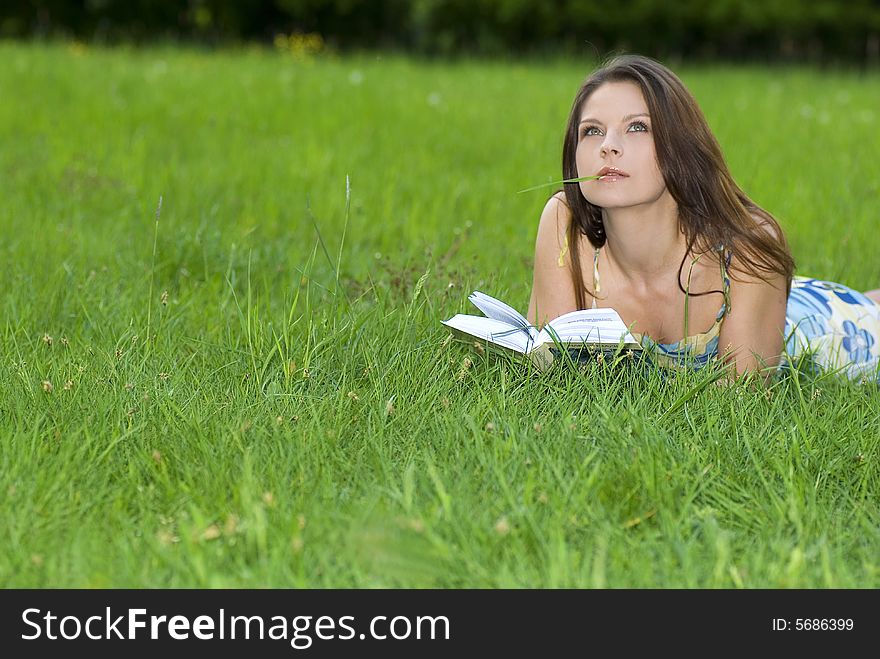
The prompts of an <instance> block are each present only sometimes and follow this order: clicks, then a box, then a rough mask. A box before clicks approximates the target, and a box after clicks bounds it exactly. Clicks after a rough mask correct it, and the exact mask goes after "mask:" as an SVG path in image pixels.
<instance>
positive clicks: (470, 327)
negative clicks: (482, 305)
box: [440, 313, 532, 353]
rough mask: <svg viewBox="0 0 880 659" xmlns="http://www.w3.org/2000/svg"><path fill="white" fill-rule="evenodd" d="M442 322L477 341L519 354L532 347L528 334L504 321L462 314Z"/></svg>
mask: <svg viewBox="0 0 880 659" xmlns="http://www.w3.org/2000/svg"><path fill="white" fill-rule="evenodd" d="M440 322H441V323H442V324H443V325H446V326H447V327H449V328H451V329H453V330H458V331H459V332H462V333H464V334H467V335H469V336H473V337H474V338H476V339H481V340H484V341H489V342H491V343H496V344H498V345H499V346H502V347H504V348H510V349H512V350H516V351H517V352H522V353H527V352H528V351H529V350H530V349H531V347H532V339H531V337H530V336H529V335H528V334H526V333H525V332H523V331H522V330H521V329H520V328H518V327H512V326H511V325H510V324H509V323H506V322H504V321H503V320H496V319H494V318H484V317H483V316H470V315H468V314H463V313H460V314H456V315H455V316H453V317H452V318H450V319H449V320H441V321H440Z"/></svg>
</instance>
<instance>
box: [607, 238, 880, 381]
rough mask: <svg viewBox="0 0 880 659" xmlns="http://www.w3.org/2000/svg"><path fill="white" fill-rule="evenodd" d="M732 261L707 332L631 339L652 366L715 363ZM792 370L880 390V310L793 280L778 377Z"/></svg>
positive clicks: (842, 292)
mask: <svg viewBox="0 0 880 659" xmlns="http://www.w3.org/2000/svg"><path fill="white" fill-rule="evenodd" d="M730 258H731V254H730V253H728V254H727V258H726V259H724V260H722V261H721V274H722V277H723V278H724V291H723V292H724V304H722V305H721V309H719V311H718V313H717V314H716V316H715V323H714V324H713V325H712V327H710V328H709V330H707V331H706V332H702V333H700V334H694V335H693V336H688V337H686V338H684V339H682V340H681V341H677V342H675V343H658V342H656V341H653V340H652V339H651V337H649V336H647V335H639V334H637V333H635V332H634V333H633V334H634V336H635V337H636V339H637V340H639V341H640V342H641V344H642V346H643V347H644V348H645V350H646V352H647V353H648V355H649V356H650V358H651V361H652V362H654V363H656V364H659V365H660V366H666V367H689V368H701V367H703V366H705V365H706V364H708V363H709V362H710V361H713V360H715V359H717V357H718V337H719V334H720V331H721V322H722V321H723V320H724V317H725V316H726V314H727V311H728V309H729V308H730V298H729V290H730V277H729V276H728V274H727V266H729V265H730ZM598 262H599V250H598V249H597V250H596V252H595V256H594V260H593V285H594V290H595V291H596V292H597V293H598V292H599V268H598ZM593 306H594V307H595V306H596V300H595V298H594V299H593ZM791 368H797V369H799V370H806V371H807V372H810V373H820V372H823V371H825V372H827V371H836V372H838V373H841V374H843V375H845V376H847V377H849V378H851V379H854V380H859V381H863V382H864V381H874V382H877V383H878V384H880V304H877V303H876V302H874V301H873V300H871V299H870V298H868V297H866V296H865V295H864V294H862V293H859V292H858V291H855V290H853V289H851V288H849V287H847V286H843V285H842V284H836V283H834V282H829V281H821V280H819V279H813V278H811V277H803V276H795V277H794V278H793V279H792V283H791V292H790V294H789V296H788V305H787V307H786V311H785V352H784V354H783V355H782V358H781V359H780V364H779V369H778V371H777V375H781V374H783V373H784V372H785V371H787V370H789V369H791Z"/></svg>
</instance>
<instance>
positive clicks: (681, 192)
mask: <svg viewBox="0 0 880 659" xmlns="http://www.w3.org/2000/svg"><path fill="white" fill-rule="evenodd" d="M606 82H633V83H635V84H636V85H638V86H639V88H640V89H641V91H642V95H643V96H644V98H645V103H646V104H647V106H648V113H649V114H650V116H651V125H652V129H653V131H654V148H655V151H656V153H657V162H658V165H659V167H660V172H661V174H662V175H663V180H664V182H665V183H666V187H667V189H668V190H669V192H670V194H671V195H672V198H673V199H674V200H675V202H676V204H678V222H679V228H680V230H681V232H682V233H683V234H684V236H685V240H686V241H687V250H686V252H685V257H687V255H688V254H690V253H691V250H692V249H693V248H696V249H697V250H698V251H708V250H713V249H717V248H718V246H719V245H724V248H725V250H729V251H730V252H733V253H734V254H736V257H737V259H736V268H738V269H739V270H740V271H741V272H745V273H748V274H749V275H752V276H754V277H758V278H760V279H763V280H765V281H766V280H767V279H768V273H772V274H779V275H782V276H783V277H784V278H785V280H786V295H787V294H788V292H790V290H791V277H792V274H793V273H794V267H795V264H794V259H793V258H792V256H791V252H790V251H789V248H788V243H787V241H786V239H785V235H784V234H783V233H782V229H781V228H780V226H779V223H778V222H777V221H776V219H775V218H774V217H773V216H772V215H771V214H770V213H768V212H767V211H765V210H764V209H763V208H761V207H759V206H758V205H757V204H756V203H754V202H753V201H752V200H751V199H749V198H748V197H747V196H746V194H745V193H744V192H743V191H742V190H741V189H740V188H739V186H738V185H737V184H736V182H735V181H734V180H733V177H732V176H731V174H730V170H729V169H728V168H727V164H726V163H725V161H724V156H723V154H722V153H721V147H720V146H719V144H718V141H717V140H716V139H715V136H714V135H713V134H712V131H711V130H710V129H709V125H708V124H707V123H706V118H705V117H704V116H703V113H702V112H701V111H700V108H699V106H698V105H697V101H696V100H695V99H694V97H693V95H692V94H691V93H690V92H689V91H688V90H687V88H686V87H685V86H684V83H682V81H681V80H679V78H678V77H677V76H676V75H675V74H674V73H672V71H670V70H669V69H667V68H666V67H665V66H663V65H662V64H660V63H659V62H656V61H654V60H652V59H650V58H647V57H643V56H640V55H621V56H618V57H615V58H614V59H612V60H610V61H609V62H608V63H606V64H605V65H604V66H602V67H601V68H599V69H597V70H596V71H594V72H593V73H592V74H591V75H590V76H589V77H588V78H587V79H586V81H584V83H583V85H581V88H580V89H579V90H578V92H577V95H576V96H575V98H574V103H573V104H572V108H571V114H570V115H569V118H568V125H567V126H566V129H565V141H564V144H563V148H562V175H563V178H564V179H573V178H577V177H578V171H577V162H576V160H575V152H576V150H577V144H578V123H579V122H580V114H581V109H582V108H583V105H584V103H585V102H586V101H587V99H588V98H589V97H590V95H591V94H592V93H593V92H594V91H595V90H596V89H598V88H599V86H601V85H603V84H605V83H606ZM563 185H564V187H563V190H564V191H565V201H566V205H567V206H568V208H569V209H570V211H571V214H572V221H571V224H570V225H569V228H568V242H569V253H570V254H571V268H572V269H571V275H572V280H573V282H574V288H575V294H576V296H577V298H576V299H577V305H578V309H583V308H585V307H586V306H587V305H586V295H585V292H587V290H588V289H587V288H586V284H585V283H584V275H583V270H582V268H581V260H580V253H579V249H578V247H579V243H578V241H579V239H580V237H581V236H582V235H585V236H586V237H587V240H589V241H590V244H591V245H593V247H595V248H598V247H601V246H602V245H604V244H605V240H606V237H605V227H604V225H603V222H602V209H601V208H600V207H599V206H595V205H593V204H591V203H590V202H589V201H587V200H586V199H585V198H584V196H583V194H582V193H581V190H580V187H579V185H578V183H565V184H563ZM766 224H769V225H770V227H769V228H771V229H773V230H774V231H769V232H768V231H767V230H766V229H765V228H764V227H762V225H766ZM774 234H775V235H774ZM683 265H684V260H682V263H681V265H680V266H679V268H678V287H679V288H680V289H681V290H682V292H685V290H684V288H682V286H681V270H682V266H683ZM589 292H590V294H591V295H593V296H595V294H594V292H593V291H589ZM714 292H719V293H720V292H721V291H706V292H704V293H690V295H707V294H709V293H714Z"/></svg>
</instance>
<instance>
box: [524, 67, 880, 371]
mask: <svg viewBox="0 0 880 659" xmlns="http://www.w3.org/2000/svg"><path fill="white" fill-rule="evenodd" d="M562 170H563V178H564V179H566V180H569V179H575V178H582V177H586V176H601V178H599V179H595V180H586V181H579V182H576V183H565V184H564V188H563V190H562V191H561V192H558V193H557V194H555V195H554V196H553V197H551V198H550V200H549V201H548V202H547V205H546V207H545V208H544V212H543V213H542V215H541V221H540V224H539V227H538V237H537V241H536V248H535V271H534V282H533V288H532V296H531V301H530V303H529V314H528V315H529V320H530V322H532V323H535V324H537V325H543V324H544V323H545V322H546V321H548V320H551V319H553V318H555V317H556V316H559V315H561V314H563V313H566V312H568V311H573V310H575V309H584V308H590V307H611V308H613V309H615V310H616V311H617V312H618V313H619V314H620V316H621V318H622V319H623V321H624V322H625V323H626V324H627V325H630V326H631V327H632V329H633V333H634V334H635V336H636V338H637V339H639V340H640V341H641V343H642V345H643V346H644V347H645V348H646V349H647V350H648V351H649V353H650V355H651V357H652V358H653V359H654V360H655V361H657V362H658V363H659V364H660V365H663V366H691V367H697V368H699V367H700V366H703V365H705V364H706V363H707V362H708V361H710V360H713V359H716V358H717V359H721V360H723V361H724V362H726V363H729V364H731V365H732V366H733V368H734V369H735V372H736V374H738V375H739V374H742V373H745V372H747V371H757V372H759V373H760V374H761V375H763V376H764V378H765V379H768V378H769V377H770V376H771V375H772V374H773V373H774V372H776V369H777V368H778V367H779V366H780V365H781V364H789V363H791V362H794V361H796V360H797V361H803V360H809V362H808V363H809V364H810V365H812V367H814V368H831V369H837V368H840V369H841V370H842V371H844V372H845V373H846V374H847V375H849V376H850V377H854V378H856V377H858V378H862V379H876V378H877V377H878V365H880V359H878V351H880V289H878V290H873V291H869V292H867V293H864V294H862V293H859V292H856V291H854V290H852V289H850V288H847V287H845V286H842V285H840V284H835V283H831V282H824V281H819V280H816V279H811V278H807V277H793V272H794V260H793V259H792V256H791V253H790V251H789V248H788V244H787V242H786V240H785V236H784V234H783V232H782V230H781V228H780V226H779V224H778V223H777V222H776V220H775V219H774V218H773V216H772V215H771V214H770V213H768V212H767V211H765V210H764V209H762V208H760V207H759V206H758V205H757V204H755V203H754V202H753V201H751V200H750V199H749V198H748V197H747V196H746V195H745V193H744V192H743V191H742V190H741V189H740V188H739V187H738V186H737V184H736V183H735V182H734V180H733V178H732V177H731V175H730V172H729V171H728V168H727V165H726V164H725V162H724V158H723V156H722V153H721V148H720V147H719V145H718V142H717V141H716V139H715V137H714V136H713V135H712V132H711V131H710V129H709V126H708V124H707V123H706V120H705V118H704V117H703V114H702V112H701V111H700V109H699V107H698V106H697V103H696V101H695V100H694V98H693V96H692V95H691V94H690V92H689V91H688V90H687V89H686V88H685V86H684V84H683V83H682V82H681V80H679V79H678V77H676V76H675V75H674V74H673V73H672V72H671V71H669V69H667V68H666V67H664V66H663V65H661V64H659V63H657V62H655V61H653V60H651V59H648V58H646V57H641V56H634V55H631V56H622V57H618V58H615V59H614V60H612V61H611V62H610V63H608V64H607V65H605V66H603V67H602V68H600V69H598V70H597V71H595V72H594V73H593V74H592V75H591V76H590V77H589V78H588V79H587V80H586V82H584V84H583V85H582V86H581V88H580V90H579V91H578V93H577V95H576V97H575V99H574V104H573V107H572V111H571V115H570V117H569V120H568V126H567V128H566V133H565V142H564V146H563V153H562ZM686 262H687V263H688V267H686V268H685V267H684V266H685V263H686Z"/></svg>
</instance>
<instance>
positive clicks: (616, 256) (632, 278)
mask: <svg viewBox="0 0 880 659" xmlns="http://www.w3.org/2000/svg"><path fill="white" fill-rule="evenodd" d="M602 216H603V221H604V223H605V235H606V237H607V239H608V240H607V242H606V243H605V251H606V253H607V256H608V259H609V261H610V262H611V263H612V264H613V265H614V266H615V267H616V269H618V270H620V272H621V274H622V276H623V277H624V278H625V279H626V280H627V281H629V282H630V283H631V284H633V285H634V286H636V287H639V288H642V287H650V285H651V284H655V283H656V281H657V278H658V277H659V276H660V275H663V274H666V273H667V272H669V271H670V270H671V269H675V268H678V264H679V263H680V262H681V258H682V255H683V254H684V252H685V248H686V247H687V243H686V241H685V237H684V234H683V233H681V232H680V231H679V227H678V208H677V206H676V204H675V201H674V200H673V199H672V197H671V196H670V195H669V193H668V192H667V193H666V194H664V195H663V196H662V197H661V198H660V199H658V200H657V201H655V202H652V203H651V204H642V205H639V206H629V207H626V208H610V209H604V210H603V211H602Z"/></svg>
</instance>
